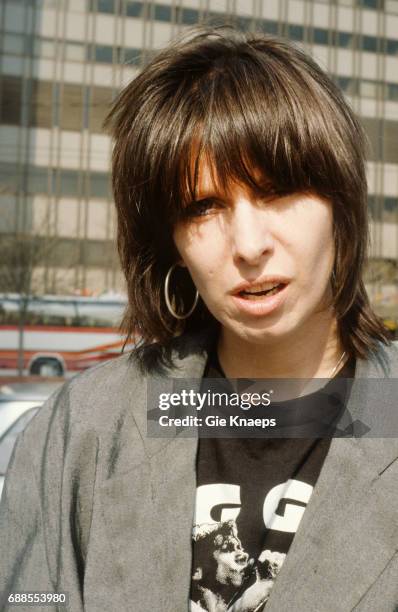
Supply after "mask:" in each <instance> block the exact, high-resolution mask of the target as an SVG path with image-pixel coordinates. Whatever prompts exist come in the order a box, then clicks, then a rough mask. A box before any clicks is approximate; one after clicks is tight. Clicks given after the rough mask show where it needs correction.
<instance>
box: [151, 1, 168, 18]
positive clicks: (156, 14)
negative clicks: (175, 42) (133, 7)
mask: <svg viewBox="0 0 398 612" xmlns="http://www.w3.org/2000/svg"><path fill="white" fill-rule="evenodd" d="M153 18H154V19H156V21H167V22H170V21H171V6H167V5H165V4H155V6H154V11H153Z"/></svg>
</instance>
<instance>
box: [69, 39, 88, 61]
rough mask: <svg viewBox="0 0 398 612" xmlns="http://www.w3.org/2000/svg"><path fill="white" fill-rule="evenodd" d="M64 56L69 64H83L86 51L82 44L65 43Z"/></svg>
mask: <svg viewBox="0 0 398 612" xmlns="http://www.w3.org/2000/svg"><path fill="white" fill-rule="evenodd" d="M64 56H65V59H66V60H69V61H71V62H84V60H85V57H86V50H85V48H84V45H83V44H82V43H70V42H66V43H65V47H64Z"/></svg>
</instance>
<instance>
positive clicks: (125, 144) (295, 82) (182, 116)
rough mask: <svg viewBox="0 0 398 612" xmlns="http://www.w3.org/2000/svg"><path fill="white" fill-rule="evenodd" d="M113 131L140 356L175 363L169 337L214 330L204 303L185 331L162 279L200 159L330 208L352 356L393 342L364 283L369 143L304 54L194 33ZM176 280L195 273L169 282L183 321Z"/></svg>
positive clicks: (147, 78)
mask: <svg viewBox="0 0 398 612" xmlns="http://www.w3.org/2000/svg"><path fill="white" fill-rule="evenodd" d="M106 126H107V127H108V128H109V129H110V131H111V133H112V135H113V137H114V140H115V146H114V151H113V168H112V170H113V190H114V198H115V203H116V208H117V216H118V248H119V254H120V259H121V264H122V268H123V271H124V274H125V277H126V281H127V288H128V307H127V310H126V312H125V317H124V321H123V326H122V329H123V331H124V332H125V333H127V335H128V337H132V336H133V334H134V335H135V334H138V335H139V336H140V337H141V338H142V345H141V346H142V349H143V350H141V353H140V354H141V356H142V357H144V356H145V354H146V353H148V351H149V352H150V351H151V349H150V347H152V355H155V358H154V359H153V360H152V364H153V363H157V365H160V364H161V363H163V364H165V363H168V364H170V346H171V340H172V339H173V338H174V337H176V336H178V335H180V334H181V333H182V332H183V331H185V332H193V331H195V330H198V331H199V330H201V329H204V328H205V327H206V326H208V325H209V324H212V323H213V324H214V318H213V317H212V315H211V314H210V313H209V311H208V310H207V308H206V306H205V304H204V303H203V302H202V300H200V302H199V305H198V307H197V308H196V309H195V312H194V313H193V314H192V316H191V317H189V319H187V320H186V321H184V323H181V322H180V321H177V320H175V319H174V318H173V317H172V316H171V315H170V314H169V312H168V310H167V308H166V305H165V301H164V296H163V287H164V280H165V276H166V273H167V271H168V269H169V267H170V266H171V265H172V264H173V263H174V262H176V261H177V260H178V259H179V257H178V253H177V251H176V248H175V245H174V243H173V238H172V234H173V227H174V226H175V223H176V222H177V221H178V220H179V219H181V218H182V217H183V211H184V207H185V205H186V203H187V201H188V200H190V199H192V198H194V195H195V188H196V182H197V172H198V165H199V161H200V158H201V156H203V155H205V156H208V158H209V159H210V160H211V163H212V166H213V168H214V171H215V175H216V177H217V180H218V181H219V182H220V184H221V185H222V186H223V185H226V184H227V181H228V180H230V179H231V178H232V179H233V180H237V181H239V182H243V183H245V184H247V185H249V186H250V187H251V188H252V189H259V190H260V191H261V189H262V188H263V182H264V181H265V182H271V184H272V186H273V189H274V190H276V192H277V193H281V194H287V193H294V192H313V193H316V194H318V195H319V196H322V197H325V198H327V199H329V200H330V201H331V203H332V205H333V218H334V239H335V248H336V257H335V263H334V270H333V274H332V278H331V282H332V289H333V296H334V307H335V312H336V315H337V319H338V323H339V331H340V335H341V340H342V343H343V346H344V348H345V350H346V351H347V352H348V353H349V354H353V355H355V356H359V357H366V356H367V355H368V353H369V351H372V350H374V349H375V347H376V344H377V343H378V341H381V342H384V343H385V344H388V341H389V340H388V333H387V331H386V329H385V328H384V326H383V324H382V322H381V320H380V319H379V317H377V316H376V315H375V313H374V312H373V310H372V308H371V306H370V304H369V299H368V296H367V294H366V290H365V287H364V283H363V279H362V276H363V269H364V264H365V260H366V255H367V248H368V208H367V184H366V176H365V144H366V140H365V137H364V134H363V131H362V128H361V126H360V124H359V122H358V120H357V118H356V117H355V115H354V114H353V112H352V111H351V109H350V108H349V106H348V105H347V103H346V101H345V100H344V97H343V95H342V94H341V92H340V91H339V89H338V88H337V87H336V86H335V85H334V83H333V82H332V81H331V79H330V78H329V77H328V76H327V75H326V74H325V73H324V72H323V71H322V70H321V69H320V68H319V66H318V65H317V64H316V63H315V62H314V61H313V60H312V59H311V58H310V57H309V56H308V55H306V54H305V53H303V52H302V51H301V50H299V49H298V48H296V47H295V46H294V45H293V44H292V43H290V42H288V41H285V40H281V39H279V38H276V37H273V36H267V35H264V34H255V33H254V34H243V33H240V32H238V31H236V30H235V29H234V28H232V27H228V26H222V27H212V28H206V27H196V28H192V29H191V30H190V31H189V32H188V33H186V34H184V35H183V36H182V37H180V38H179V39H177V40H176V41H174V42H173V43H171V44H170V45H169V46H168V47H167V48H166V49H164V50H163V51H161V52H160V53H159V54H158V55H157V56H156V57H155V58H154V59H153V61H151V62H150V63H149V64H148V65H147V66H146V67H145V68H144V69H143V71H142V72H141V73H140V74H139V75H138V76H137V77H136V78H135V79H133V80H132V82H131V83H129V85H127V87H125V89H124V90H123V91H122V92H121V93H120V95H119V96H118V98H117V99H116V101H115V102H114V104H113V107H112V108H111V110H110V112H109V115H108V117H107V119H106ZM193 151H195V154H193ZM193 156H194V159H193ZM258 169H260V175H262V176H259V174H258ZM255 170H256V172H255ZM179 274H182V275H183V274H186V272H181V273H180V272H176V274H175V275H174V274H173V284H174V286H175V303H176V307H177V309H179V310H180V311H184V312H185V311H187V310H188V309H189V308H190V305H191V304H192V301H193V295H194V287H193V286H192V285H193V284H192V281H191V280H190V279H187V277H186V276H184V277H179ZM155 341H156V342H155ZM154 342H155V344H153V343H154ZM155 346H156V350H155V352H154V347H155ZM147 349H148V350H147Z"/></svg>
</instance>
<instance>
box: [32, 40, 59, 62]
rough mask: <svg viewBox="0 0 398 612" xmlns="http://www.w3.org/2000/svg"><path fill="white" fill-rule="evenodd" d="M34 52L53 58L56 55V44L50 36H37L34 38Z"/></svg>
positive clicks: (37, 54) (40, 55)
mask: <svg viewBox="0 0 398 612" xmlns="http://www.w3.org/2000/svg"><path fill="white" fill-rule="evenodd" d="M33 53H34V55H36V56H38V57H49V58H53V57H54V56H55V55H56V44H55V41H54V40H51V39H49V38H37V37H36V38H35V39H34V40H33Z"/></svg>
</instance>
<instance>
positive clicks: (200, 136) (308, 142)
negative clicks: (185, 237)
mask: <svg viewBox="0 0 398 612" xmlns="http://www.w3.org/2000/svg"><path fill="white" fill-rule="evenodd" d="M250 51H251V49H250V47H248V46H246V53H245V54H244V53H240V54H239V55H238V54H236V55H235V56H234V55H232V56H225V57H219V58H217V59H216V60H215V61H214V62H213V63H212V65H211V67H209V66H208V67H207V68H208V70H207V71H205V72H204V73H203V74H201V75H200V76H198V77H196V80H195V81H194V83H193V84H192V79H190V80H187V83H186V88H187V89H188V91H187V90H185V91H184V92H183V98H184V102H185V105H183V108H181V107H180V108H179V109H178V111H177V112H179V113H181V111H182V114H183V115H184V114H185V117H183V120H182V122H183V126H184V127H183V129H182V130H181V131H180V133H179V136H180V138H179V142H176V141H175V140H174V143H173V146H172V147H171V148H170V147H169V151H170V149H171V150H174V151H175V152H176V156H175V157H174V160H173V156H172V157H171V159H170V158H169V164H168V171H169V177H170V175H171V176H174V177H175V179H176V181H177V185H178V186H177V187H176V189H174V190H172V191H173V192H174V194H176V191H177V197H176V198H175V197H174V199H173V202H172V207H173V210H174V217H177V218H178V216H179V214H180V213H181V212H182V210H183V208H184V206H185V205H186V204H187V202H189V201H192V200H195V198H196V192H197V182H198V174H199V169H200V166H201V164H202V163H203V162H204V161H205V162H207V165H208V167H209V168H210V171H211V175H212V176H211V178H212V182H213V184H214V185H215V186H216V187H217V189H220V190H222V191H224V190H226V189H227V186H228V184H229V183H230V182H231V180H232V181H236V182H238V183H243V184H245V185H247V186H248V187H250V188H251V189H253V190H258V191H260V192H263V191H264V188H265V187H267V186H269V185H272V188H273V189H275V190H276V191H278V192H281V193H287V192H290V193H291V192H294V191H315V192H317V193H319V195H323V196H325V197H329V198H333V197H334V196H335V195H336V193H338V192H339V188H340V187H343V188H345V189H346V187H347V179H348V178H349V175H350V167H352V165H353V164H354V163H356V164H357V160H354V159H353V158H352V151H353V149H354V147H350V146H349V144H348V145H347V140H348V136H347V131H348V130H345V129H344V127H345V125H344V124H347V121H349V117H347V116H346V114H345V112H344V106H345V103H344V102H343V101H342V99H341V94H340V93H339V91H338V90H337V89H336V88H335V86H334V84H333V83H332V82H331V81H330V80H329V79H328V77H327V76H326V75H324V74H323V73H322V72H321V71H320V70H319V69H318V67H316V65H315V64H314V66H313V68H314V72H313V73H311V72H309V71H308V58H307V59H306V62H307V64H306V70H304V69H303V70H302V71H301V70H300V63H299V62H297V61H296V65H294V66H293V65H292V64H290V65H287V64H286V62H283V61H281V59H280V58H278V56H277V54H276V55H275V56H273V55H267V56H265V55H264V56H263V57H262V56H261V54H258V53H254V52H252V53H251V52H250ZM296 53H297V54H298V57H300V52H299V51H296ZM296 60H297V58H296ZM347 127H348V126H347ZM350 130H351V131H352V125H350ZM358 137H359V138H360V137H361V133H360V130H358ZM173 139H175V134H174V135H173ZM170 166H171V167H170ZM173 166H174V167H173Z"/></svg>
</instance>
